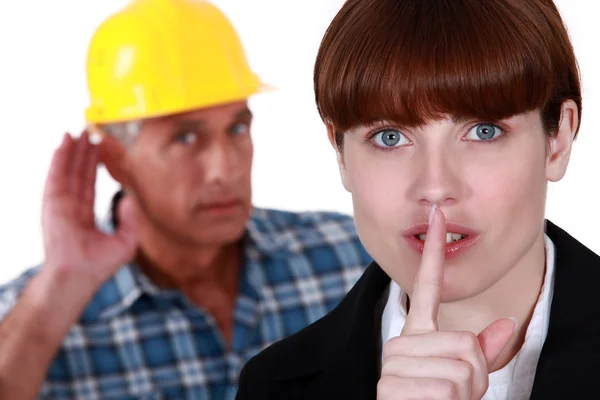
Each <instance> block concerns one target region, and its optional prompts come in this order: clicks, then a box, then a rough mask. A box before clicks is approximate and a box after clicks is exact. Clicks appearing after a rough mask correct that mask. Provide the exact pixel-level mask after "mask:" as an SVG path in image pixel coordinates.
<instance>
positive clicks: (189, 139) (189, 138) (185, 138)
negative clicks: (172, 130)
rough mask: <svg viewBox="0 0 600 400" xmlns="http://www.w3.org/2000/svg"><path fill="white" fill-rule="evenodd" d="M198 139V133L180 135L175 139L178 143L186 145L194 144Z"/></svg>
mask: <svg viewBox="0 0 600 400" xmlns="http://www.w3.org/2000/svg"><path fill="white" fill-rule="evenodd" d="M197 139H198V135H197V134H196V132H185V133H182V134H180V135H177V137H176V138H175V140H176V141H178V142H180V143H184V144H189V143H194V142H195V141H196V140H197Z"/></svg>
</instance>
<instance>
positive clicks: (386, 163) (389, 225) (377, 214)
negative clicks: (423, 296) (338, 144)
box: [345, 149, 408, 255]
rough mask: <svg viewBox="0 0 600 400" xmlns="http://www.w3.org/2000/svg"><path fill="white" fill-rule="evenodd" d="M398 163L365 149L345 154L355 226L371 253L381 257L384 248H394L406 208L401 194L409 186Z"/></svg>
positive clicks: (395, 159)
mask: <svg viewBox="0 0 600 400" xmlns="http://www.w3.org/2000/svg"><path fill="white" fill-rule="evenodd" d="M349 150H350V149H349ZM399 160H400V159H399V158H398V157H389V156H388V155H383V156H378V155H373V154H370V152H369V151H364V150H362V151H346V154H345V165H346V178H347V179H348V181H349V182H350V184H351V187H352V193H351V195H352V202H353V211H354V212H353V214H354V219H355V223H356V227H357V230H358V233H359V236H360V237H361V241H362V242H363V244H364V245H365V247H366V248H367V250H368V251H369V252H370V253H371V254H377V255H380V254H382V253H386V251H385V248H389V247H390V246H391V247H396V246H395V245H394V241H395V239H394V238H396V237H397V232H396V231H397V229H398V226H399V222H400V221H401V220H402V213H403V209H405V206H406V202H405V195H404V193H405V192H406V190H407V184H408V183H407V182H408V180H407V179H403V177H402V171H403V168H402V165H400V163H399ZM388 241H390V243H387V242H388ZM386 243H387V244H386Z"/></svg>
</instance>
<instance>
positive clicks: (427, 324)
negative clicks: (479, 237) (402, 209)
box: [402, 206, 446, 335]
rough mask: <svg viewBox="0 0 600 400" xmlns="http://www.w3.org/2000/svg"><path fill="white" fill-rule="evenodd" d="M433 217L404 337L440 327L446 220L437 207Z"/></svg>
mask: <svg viewBox="0 0 600 400" xmlns="http://www.w3.org/2000/svg"><path fill="white" fill-rule="evenodd" d="M432 213H433V214H432V217H431V218H430V220H431V222H430V225H429V228H428V230H427V237H426V238H425V246H424V249H423V257H422V258H421V265H420V266H419V271H418V272H417V276H416V277H415V282H414V285H413V290H412V295H411V297H410V310H409V312H408V315H407V317H406V324H405V325H404V329H403V330H402V334H403V335H416V334H420V333H425V332H431V331H435V330H437V327H438V325H437V314H438V309H439V306H440V298H441V295H442V287H443V283H444V251H445V247H446V220H445V218H444V214H443V213H442V211H441V210H439V209H437V207H436V206H434V207H433V208H432Z"/></svg>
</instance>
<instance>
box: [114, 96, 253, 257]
mask: <svg viewBox="0 0 600 400" xmlns="http://www.w3.org/2000/svg"><path fill="white" fill-rule="evenodd" d="M251 122H252V114H251V112H250V110H249V109H248V106H247V102H245V101H244V102H239V103H232V104H227V105H221V106H216V107H211V108H204V109H199V110H195V111H190V112H186V113H182V114H177V115H170V116H167V117H160V118H155V119H151V120H146V121H144V122H143V124H142V130H141V134H140V135H139V137H138V138H137V139H136V142H135V144H134V145H133V148H132V149H131V151H130V152H128V154H127V155H126V157H127V160H126V162H125V163H124V165H126V167H125V168H126V170H127V175H128V176H129V177H130V178H129V180H130V186H131V190H133V191H134V192H135V193H136V194H137V195H138V198H139V199H140V203H141V205H142V208H143V211H144V214H145V215H146V217H147V218H148V219H149V220H150V222H151V223H152V224H153V225H154V226H156V227H157V228H159V229H160V231H161V232H162V233H163V234H167V235H170V236H171V237H172V238H174V239H175V240H178V241H184V242H189V243H190V244H201V245H220V244H227V243H231V242H234V241H236V240H238V239H239V238H240V237H241V235H242V234H243V231H244V228H245V225H246V222H247V220H248V218H249V216H250V212H251V187H250V184H251V168H252V142H251V139H250V125H251Z"/></svg>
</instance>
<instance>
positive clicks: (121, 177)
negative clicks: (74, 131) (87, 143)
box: [97, 134, 130, 187]
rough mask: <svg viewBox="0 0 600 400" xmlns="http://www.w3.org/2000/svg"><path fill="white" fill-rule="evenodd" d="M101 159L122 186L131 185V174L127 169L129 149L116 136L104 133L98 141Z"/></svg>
mask: <svg viewBox="0 0 600 400" xmlns="http://www.w3.org/2000/svg"><path fill="white" fill-rule="evenodd" d="M97 146H98V150H99V153H100V161H101V162H102V163H103V164H104V166H106V169H107V170H108V173H109V174H110V175H111V176H112V177H113V179H114V180H116V181H117V182H119V183H120V184H121V186H122V187H128V186H129V183H130V182H129V181H130V180H129V175H128V173H127V169H126V160H127V149H126V148H125V147H124V146H123V145H122V144H121V143H120V142H119V141H118V140H117V139H115V138H114V137H112V136H110V135H107V134H102V137H101V139H100V143H98V145H97Z"/></svg>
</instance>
